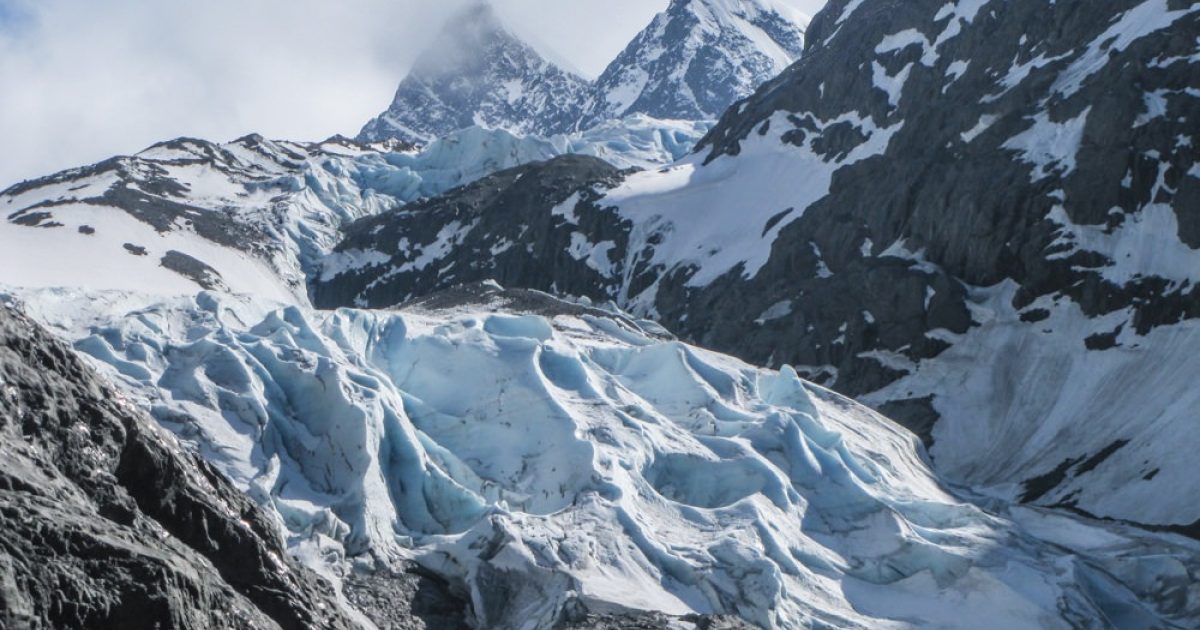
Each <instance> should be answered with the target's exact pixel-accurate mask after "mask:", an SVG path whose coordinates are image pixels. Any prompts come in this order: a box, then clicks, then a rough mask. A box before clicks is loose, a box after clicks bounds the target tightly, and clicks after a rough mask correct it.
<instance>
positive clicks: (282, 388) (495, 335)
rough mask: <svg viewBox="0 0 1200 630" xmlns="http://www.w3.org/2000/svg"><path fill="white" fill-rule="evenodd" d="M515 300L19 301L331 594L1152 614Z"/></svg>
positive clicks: (657, 364)
mask: <svg viewBox="0 0 1200 630" xmlns="http://www.w3.org/2000/svg"><path fill="white" fill-rule="evenodd" d="M502 295H503V294H496V295H493V296H492V297H490V298H488V299H485V300H482V301H479V302H477V303H459V304H456V305H451V306H446V305H442V306H438V307H436V308H435V307H434V306H424V307H422V306H416V307H413V308H407V309H404V310H399V311H360V310H347V309H343V310H338V311H332V312H317V311H311V310H308V309H305V308H300V307H296V306H284V305H278V304H271V303H264V302H261V301H258V302H256V301H254V300H252V299H250V298H246V297H239V296H232V295H227V294H220V293H213V292H204V293H200V294H198V295H196V296H194V297H180V298H163V297H151V296H138V295H134V294H129V293H119V292H92V293H88V294H79V293H73V292H69V291H63V290H38V291H35V292H26V293H25V294H24V295H22V296H21V298H22V299H24V300H26V301H27V302H28V304H29V305H30V306H29V308H30V309H33V310H35V311H37V315H38V317H39V318H40V319H42V320H43V321H47V322H50V323H52V324H53V325H54V326H56V328H58V330H59V331H60V332H61V333H63V334H65V335H67V336H69V337H71V338H73V339H74V340H75V344H76V347H77V348H78V349H80V350H81V351H83V352H84V353H86V354H88V355H90V356H91V357H93V358H95V359H97V360H98V361H99V362H100V363H101V364H102V365H103V367H104V369H106V370H108V371H109V372H110V374H112V375H113V376H114V377H115V378H116V379H117V380H118V381H119V382H120V383H122V384H123V385H124V386H125V387H126V388H128V389H130V390H132V391H133V392H135V393H136V394H137V396H138V397H139V398H140V399H141V400H142V401H143V403H144V404H145V405H146V406H148V408H149V410H150V411H151V413H152V414H153V415H154V416H155V418H156V419H158V420H159V421H160V422H161V423H162V424H164V426H167V427H169V428H171V429H172V430H173V431H174V432H175V433H176V434H177V435H178V436H180V437H181V438H183V440H184V441H185V442H186V443H189V444H193V445H196V447H197V448H198V449H199V450H200V451H201V452H202V454H203V455H204V456H205V457H206V458H208V459H209V460H210V461H213V462H214V463H215V464H217V465H218V467H219V468H220V469H221V470H223V471H224V472H225V473H226V474H228V475H229V476H230V477H231V478H232V479H234V480H235V482H237V483H238V484H239V485H241V486H242V487H243V488H245V489H247V490H248V491H249V492H250V494H251V496H253V497H254V498H255V499H256V500H257V501H259V502H260V503H262V504H263V505H264V506H266V507H267V508H268V509H269V510H270V511H271V512H272V513H273V514H274V515H275V516H276V517H277V519H278V522H279V523H280V525H281V527H282V528H284V529H285V531H286V532H287V533H288V536H289V544H290V546H291V550H292V552H293V553H295V554H296V555H298V556H299V557H301V558H303V559H306V560H307V561H308V562H309V564H312V565H314V566H317V567H318V568H320V569H322V570H324V571H325V572H326V574H327V575H330V576H332V577H334V578H336V577H337V576H338V575H339V574H340V573H341V572H344V571H346V570H348V569H349V567H350V566H353V565H357V566H359V567H360V568H361V567H363V566H368V565H371V566H379V565H386V564H389V563H394V562H400V561H414V562H417V563H419V564H421V565H423V566H425V567H426V568H428V569H429V570H431V571H434V572H436V573H437V574H439V575H442V576H444V577H446V578H448V579H449V580H450V581H451V582H452V584H454V585H455V586H456V588H458V589H460V590H461V591H462V592H463V593H464V594H465V595H466V596H467V597H468V598H469V600H470V602H471V609H472V614H473V615H474V617H475V619H474V621H475V623H477V624H478V625H479V627H496V628H502V627H503V628H548V627H552V626H553V625H554V623H556V621H557V620H558V619H559V617H560V615H561V614H562V611H563V609H564V607H566V606H568V605H569V604H570V603H572V602H573V601H576V600H577V601H578V602H580V603H583V604H584V605H585V606H587V607H588V609H590V610H593V611H609V612H619V611H624V610H655V611H661V612H665V613H668V614H684V613H689V612H702V613H706V612H716V613H725V614H736V615H739V616H741V617H742V618H744V619H746V620H748V621H750V622H752V623H755V624H757V625H760V626H762V627H768V628H794V627H822V626H825V627H839V628H843V627H851V628H853V627H864V628H865V627H872V628H878V627H893V626H894V627H910V626H911V625H912V624H913V623H918V624H929V625H933V626H937V625H955V624H961V622H962V619H961V610H962V607H963V606H966V605H969V606H970V607H971V608H972V610H975V611H976V613H975V614H977V615H978V618H979V619H980V620H981V621H980V624H982V626H983V627H996V628H1001V627H1004V628H1014V627H1068V625H1069V619H1071V618H1078V619H1095V618H1102V617H1103V616H1104V615H1105V614H1109V613H1110V611H1109V610H1108V607H1112V606H1117V607H1118V608H1120V609H1121V610H1123V611H1125V612H1126V613H1128V614H1134V615H1136V614H1140V613H1139V610H1140V608H1139V607H1140V606H1141V604H1138V603H1136V598H1134V597H1132V596H1128V595H1130V594H1129V593H1126V592H1125V591H1124V590H1123V589H1124V588H1125V587H1123V586H1120V585H1117V584H1116V583H1115V582H1113V583H1110V582H1112V581H1111V578H1104V577H1094V578H1089V579H1078V576H1077V575H1075V573H1077V572H1083V573H1086V574H1088V575H1092V574H1093V573H1095V575H1096V576H1102V573H1100V572H1097V571H1094V570H1093V569H1092V568H1090V565H1088V564H1087V563H1084V562H1082V561H1078V560H1072V559H1071V558H1069V557H1067V556H1064V555H1062V554H1061V553H1060V552H1054V551H1052V550H1049V548H1048V547H1046V546H1045V545H1043V544H1040V543H1038V542H1036V541H1033V540H1032V539H1027V538H1026V536H1025V535H1024V534H1023V533H1021V531H1020V530H1019V529H1018V528H1014V527H1013V526H1012V524H1011V523H1009V522H1007V521H1005V520H1004V519H1001V518H998V517H996V516H992V515H990V514H988V513H986V512H984V511H983V510H981V509H980V508H978V507H976V506H974V505H972V504H969V503H966V502H964V501H962V500H960V499H958V498H956V497H955V496H954V495H952V494H951V493H949V492H948V491H947V490H946V489H944V488H943V487H941V486H940V485H939V483H938V481H937V480H936V478H935V477H934V476H933V474H932V473H931V472H930V471H929V468H928V465H927V462H926V461H925V459H924V456H923V453H922V451H921V450H920V447H919V446H918V445H917V444H916V442H915V438H914V437H913V436H912V435H910V434H909V433H907V432H906V431H904V430H903V429H901V428H899V427H898V426H896V425H894V424H892V423H891V422H890V421H888V420H886V419H884V418H882V417H881V416H878V415H877V414H875V413H874V412H872V411H870V410H868V409H867V408H865V407H863V406H860V405H858V404H856V403H853V402H851V401H849V400H847V399H844V398H842V397H840V396H838V395H836V394H833V393H831V392H828V391H826V390H824V389H821V388H819V387H817V386H814V385H811V384H809V383H806V382H804V381H802V380H801V379H799V378H798V377H797V375H796V373H795V372H794V371H793V370H791V369H790V368H784V369H783V370H782V371H779V372H775V371H768V370H761V369H757V368H753V367H751V366H749V365H746V364H744V363H741V362H739V361H737V360H734V359H732V358H728V357H726V356H723V355H719V354H716V353H712V352H708V351H705V350H702V349H698V348H695V347H692V346H689V345H686V344H683V343H681V342H678V341H676V340H674V339H672V338H670V337H669V335H666V334H665V332H663V331H661V330H659V329H656V328H655V327H653V326H652V325H649V324H645V323H639V322H635V321H633V320H631V319H629V318H628V317H626V316H623V315H620V314H617V313H606V312H604V311H600V310H598V309H594V308H590V307H586V306H581V305H578V304H574V303H568V302H560V301H557V300H554V299H552V298H549V297H548V296H543V297H540V298H539V300H540V301H538V302H537V304H536V306H535V307H531V308H513V307H512V306H511V305H506V304H504V303H503V298H502V297H501V296H502ZM85 306H86V307H85ZM1056 575H1057V576H1060V578H1054V577H1049V576H1056ZM1097 584H1099V585H1100V586H1097ZM1097 589H1099V590H1097ZM1113 602H1119V603H1115V604H1114V603H1113ZM1062 611H1066V612H1065V615H1064V613H1063V612H1062ZM1147 614H1148V613H1147Z"/></svg>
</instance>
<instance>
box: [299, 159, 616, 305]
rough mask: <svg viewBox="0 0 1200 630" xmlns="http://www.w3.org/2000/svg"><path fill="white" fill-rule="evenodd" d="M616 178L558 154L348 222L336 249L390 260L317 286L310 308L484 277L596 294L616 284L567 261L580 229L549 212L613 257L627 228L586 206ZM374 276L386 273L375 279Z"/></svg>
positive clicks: (389, 299) (400, 295) (608, 169)
mask: <svg viewBox="0 0 1200 630" xmlns="http://www.w3.org/2000/svg"><path fill="white" fill-rule="evenodd" d="M619 178H620V172H619V171H617V169H615V168H613V167H612V166H609V165H608V164H606V163H605V162H603V161H601V160H598V159H596V158H592V157H586V156H575V155H568V156H562V157H559V158H555V159H553V160H549V161H546V162H539V163H534V164H528V165H525V166H521V167H518V168H515V169H510V170H507V171H503V172H501V173H497V174H495V175H492V176H489V177H485V178H483V179H481V180H479V181H477V182H475V183H472V184H469V185H467V186H463V187H461V188H458V189H456V190H455V191H453V192H452V193H450V194H448V195H445V196H443V197H437V198H434V199H431V200H427V201H422V202H417V203H414V204H410V205H408V206H405V207H404V208H402V209H400V210H398V211H397V212H396V213H395V214H387V215H382V216H378V217H371V218H368V219H365V220H363V221H359V222H356V223H354V224H353V225H351V226H350V228H349V229H348V230H347V232H346V237H345V239H344V240H343V241H342V243H341V244H340V245H338V247H337V252H340V253H345V252H352V251H364V252H365V251H377V252H385V253H386V254H388V255H390V256H391V261H390V262H389V263H387V264H386V265H383V266H376V267H367V268H362V269H357V270H350V271H346V272H343V273H340V274H337V275H335V276H334V277H332V279H330V280H328V281H319V282H316V283H315V284H314V285H313V287H312V291H311V297H312V300H313V304H314V305H315V306H317V307H318V308H331V307H337V306H342V305H348V304H359V305H363V304H370V305H372V306H394V305H396V304H399V303H401V302H405V301H407V300H410V299H412V298H414V297H419V296H423V295H428V294H430V293H433V292H435V291H439V290H442V289H446V288H450V287H452V286H454V285H456V284H459V283H462V282H471V281H476V280H483V279H493V280H497V281H498V282H500V283H501V284H506V285H507V284H510V283H511V284H512V285H513V286H517V287H524V286H529V287H533V288H538V289H545V290H549V289H554V290H557V291H562V292H564V293H574V294H578V295H590V296H596V297H601V296H604V295H605V294H606V293H607V292H608V291H610V290H615V289H616V288H617V284H616V283H615V282H613V281H611V280H608V279H606V278H605V277H604V276H603V275H602V274H601V273H600V272H599V271H597V270H596V268H595V266H596V261H593V260H592V259H591V258H590V257H587V258H583V257H579V258H577V257H573V256H572V249H571V244H572V239H573V238H576V237H573V234H574V233H577V232H578V231H579V229H580V228H577V227H574V226H573V225H572V224H571V223H569V222H567V221H565V220H564V219H563V217H562V216H559V215H556V214H555V213H554V212H553V211H554V209H555V208H556V207H559V206H563V207H564V208H565V211H569V212H572V213H575V215H576V216H577V217H578V218H579V221H580V222H582V223H583V224H585V226H586V227H584V228H582V229H584V230H586V231H587V233H588V234H591V235H594V236H595V237H601V238H611V239H614V242H615V243H616V248H617V251H621V250H623V249H624V248H625V244H626V242H627V239H628V230H629V225H628V224H627V223H622V222H620V221H619V220H618V218H617V217H616V216H615V214H614V213H612V212H611V211H607V210H602V209H600V208H598V207H596V206H594V205H589V201H591V202H594V201H595V200H596V199H598V198H599V197H600V195H601V194H602V191H603V190H604V189H605V188H606V187H608V186H611V185H612V184H614V183H616V182H617V181H618V180H619ZM576 195H578V198H576V197H575V196H576ZM576 200H578V203H576ZM567 202H570V203H567ZM614 260H616V259H615V258H610V259H606V260H605V261H602V262H606V263H607V264H612V262H613V261H614ZM589 262H591V263H592V264H593V266H589V264H588V263H589ZM382 269H391V270H393V272H392V273H390V274H388V275H387V276H386V277H380V274H379V273H378V272H379V271H380V270H382Z"/></svg>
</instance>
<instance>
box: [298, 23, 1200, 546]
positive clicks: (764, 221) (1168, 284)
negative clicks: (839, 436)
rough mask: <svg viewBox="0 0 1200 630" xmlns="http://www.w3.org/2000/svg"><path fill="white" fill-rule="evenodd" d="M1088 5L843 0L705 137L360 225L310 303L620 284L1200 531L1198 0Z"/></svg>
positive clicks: (638, 306) (1006, 487)
mask: <svg viewBox="0 0 1200 630" xmlns="http://www.w3.org/2000/svg"><path fill="white" fill-rule="evenodd" d="M1081 6H1082V5H1080V4H1079V3H1077V2H1056V3H1047V4H1043V3H1011V2H1001V1H999V0H991V1H986V0H970V1H965V0H964V1H962V2H958V3H950V4H946V3H943V2H940V1H935V0H930V1H929V2H904V3H896V2H887V1H884V0H862V1H861V2H858V1H855V2H831V3H830V4H828V5H827V6H826V8H825V10H824V11H822V12H821V14H820V15H819V16H818V17H817V18H816V19H815V20H814V21H813V23H812V25H811V26H810V28H809V30H808V37H809V40H808V41H809V44H808V47H807V49H806V50H805V54H804V57H803V58H802V59H801V61H800V62H798V63H797V64H795V65H793V66H792V67H790V68H789V69H788V70H787V71H785V72H784V73H783V74H781V75H780V76H779V77H778V78H776V79H773V80H772V81H770V82H768V83H767V84H766V85H764V86H763V87H762V88H761V89H760V90H759V91H758V92H757V93H756V94H755V95H754V96H752V97H751V98H749V99H747V100H745V101H743V102H741V103H739V104H737V105H735V106H734V107H733V108H732V109H730V110H729V111H728V112H727V113H726V114H725V115H724V116H723V117H722V119H721V121H720V122H719V123H718V125H717V126H716V127H715V128H714V129H713V130H712V131H711V132H710V133H709V134H708V136H707V137H706V138H705V139H704V140H703V141H702V142H701V143H700V147H699V151H698V152H697V153H696V154H695V155H693V156H691V157H689V158H687V159H684V160H681V161H680V162H677V163H676V164H674V165H672V166H670V167H668V168H665V169H656V170H648V171H643V172H640V173H636V174H632V175H624V174H618V173H616V172H614V171H613V169H605V168H604V167H603V166H602V165H597V164H595V163H594V162H589V161H584V160H574V161H568V160H566V159H559V160H556V161H550V162H547V163H545V164H542V165H533V166H525V167H522V168H523V169H524V170H523V171H519V172H506V173H499V174H496V175H495V176H493V177H492V178H489V179H485V180H481V181H480V182H478V183H476V184H475V185H472V186H468V187H466V188H463V189H460V190H458V191H455V192H454V193H452V194H449V195H447V196H444V197H441V198H438V199H435V200H431V201H430V202H429V203H427V204H425V205H422V206H417V207H413V208H402V209H400V210H397V211H395V212H392V213H387V214H384V215H379V216H376V217H371V218H367V219H364V220H363V221H362V222H360V223H358V224H355V225H353V226H351V227H350V228H349V230H348V231H347V237H346V239H345V240H344V241H343V242H342V243H341V244H339V245H338V247H337V250H338V251H355V252H362V253H364V255H370V256H375V257H377V258H378V259H380V260H382V259H383V258H384V257H388V258H390V259H391V262H389V263H387V264H380V265H375V266H371V267H368V268H363V269H356V270H347V271H345V272H342V273H340V274H335V275H334V276H333V277H332V278H330V279H329V280H328V281H324V282H318V283H317V286H316V287H315V288H314V293H313V295H314V297H315V299H316V303H317V305H318V306H320V307H323V308H324V307H330V306H336V305H339V304H343V303H347V304H349V303H354V304H361V305H367V306H385V305H390V304H395V303H397V302H401V301H404V300H406V299H410V298H411V297H414V296H419V295H423V294H426V293H428V292H430V291H434V290H437V289H439V288H442V287H447V286H451V285H453V284H455V283H459V282H466V281H472V280H477V279H482V278H494V279H496V280H498V281H499V282H501V283H502V284H505V285H506V286H510V285H511V286H521V287H529V288H536V289H541V290H551V291H553V290H558V291H564V292H568V293H575V294H579V295H586V296H589V297H591V298H592V299H602V300H608V299H612V300H615V301H616V302H617V303H618V304H619V305H621V306H622V307H623V308H626V309H628V310H630V311H632V312H634V313H637V314H639V315H641V316H645V317H653V318H655V319H656V320H658V321H660V322H661V323H663V325H665V326H666V327H667V328H669V329H671V330H673V331H675V332H676V333H678V334H680V335H682V336H683V337H685V338H687V339H690V340H693V341H695V342H697V343H700V344H703V345H705V346H708V347H712V348H716V349H719V350H722V351H726V352H730V353H733V354H735V355H737V356H739V357H742V358H743V359H746V360H750V361H753V362H757V363H762V364H768V365H773V366H781V365H785V364H786V365H793V366H796V369H797V370H798V371H799V372H800V373H802V374H804V375H805V376H807V377H809V378H812V379H814V380H816V381H817V382H821V383H824V384H826V385H829V386H831V387H833V388H834V389H836V390H837V391H840V392H842V393H844V394H847V395H852V396H855V397H858V398H859V399H861V400H862V401H864V402H866V403H868V404H871V405H872V406H874V407H875V408H877V409H879V410H881V411H883V412H884V413H886V414H889V415H891V416H893V417H895V418H897V419H898V420H900V421H902V422H904V423H905V424H906V425H907V426H908V427H910V428H911V429H913V430H914V431H916V432H917V433H918V434H919V435H921V437H922V438H923V439H924V441H925V442H926V445H927V446H929V447H930V452H931V455H932V457H933V460H934V462H935V463H936V466H937V468H938V470H939V471H940V472H941V473H943V474H945V475H946V476H947V478H948V479H951V480H953V481H954V482H956V483H962V484H967V485H970V486H972V487H976V488H984V487H986V488H988V489H989V490H988V492H989V493H992V494H995V495H997V496H1002V497H1005V498H1007V499H1011V500H1020V501H1024V502H1030V503H1036V504H1039V505H1048V506H1050V505H1052V506H1060V507H1065V508H1068V509H1072V510H1076V511H1080V512H1084V513H1088V514H1092V515H1096V516H1101V517H1106V518H1115V519H1121V520H1128V521H1134V522H1138V523H1142V524H1145V525H1149V526H1152V527H1155V528H1161V529H1168V530H1174V531H1181V532H1191V533H1193V534H1195V533H1196V531H1197V530H1196V527H1197V525H1196V524H1197V523H1200V504H1197V503H1196V502H1195V501H1191V500H1188V498H1189V497H1194V496H1200V477H1198V476H1197V475H1195V474H1194V470H1193V466H1192V462H1191V453H1192V452H1193V451H1194V450H1195V449H1196V448H1200V431H1198V430H1197V424H1196V415H1195V409H1197V408H1198V405H1200V399H1198V398H1197V395H1198V392H1200V390H1197V389H1196V388H1195V387H1193V383H1192V382H1191V378H1190V375H1191V374H1193V373H1194V370H1193V369H1191V368H1192V367H1193V366H1195V360H1196V359H1195V357H1196V356H1197V354H1198V353H1200V337H1198V336H1197V335H1198V334H1200V328H1198V322H1197V318H1198V317H1200V287H1198V285H1197V284H1196V283H1197V281H1200V275H1198V274H1200V251H1198V250H1200V239H1198V234H1200V233H1198V232H1197V231H1196V230H1197V228H1198V227H1200V223H1197V221H1200V165H1198V164H1200V159H1198V158H1200V152H1198V151H1197V150H1196V149H1195V147H1194V146H1193V140H1192V136H1193V135H1194V134H1195V132H1196V129H1197V121H1198V120H1200V118H1198V117H1200V98H1197V93H1196V91H1195V89H1194V87H1193V86H1194V85H1196V82H1197V77H1198V72H1200V66H1197V62H1198V61H1200V48H1198V43H1200V42H1198V41H1197V38H1196V37H1195V36H1194V34H1195V33H1197V32H1200V7H1198V6H1194V5H1192V4H1190V3H1185V2H1167V1H1165V0H1146V1H1144V2H1140V3H1133V2H1093V3H1088V5H1087V9H1086V10H1084V9H1082V8H1081ZM864 42H866V44H864ZM868 44H869V45H868ZM541 189H547V190H546V191H545V192H539V193H538V198H539V199H540V200H541V201H540V203H531V200H530V198H529V197H528V196H526V195H522V194H521V193H522V191H530V190H539V191H540V190H541ZM518 200H519V201H518ZM464 209H465V210H467V211H468V212H469V213H468V214H465V215H464V214H463V210H464ZM513 213H516V216H519V217H520V218H521V220H520V221H517V222H507V223H505V224H504V225H502V226H494V225H493V219H492V218H491V217H494V216H498V215H510V214H513ZM398 243H407V244H408V246H405V247H398V246H397V244H398ZM480 252H492V255H490V256H481V255H480V254H479V253H480ZM417 256H420V257H421V258H420V260H421V264H414V263H413V262H411V261H412V260H413V259H414V257H417ZM466 259H470V260H471V261H472V264H470V265H468V264H463V261H464V260H466Z"/></svg>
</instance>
